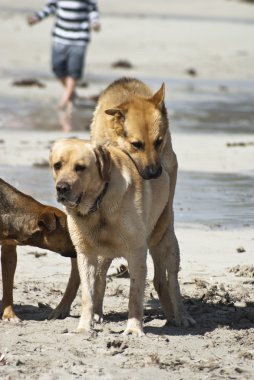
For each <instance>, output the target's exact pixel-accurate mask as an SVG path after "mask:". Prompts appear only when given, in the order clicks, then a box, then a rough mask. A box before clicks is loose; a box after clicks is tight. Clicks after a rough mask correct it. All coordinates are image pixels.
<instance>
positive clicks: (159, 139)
mask: <svg viewBox="0 0 254 380" xmlns="http://www.w3.org/2000/svg"><path fill="white" fill-rule="evenodd" d="M162 141H163V140H162V138H161V137H158V138H157V140H155V142H154V146H155V148H159V146H160V145H161V144H162Z"/></svg>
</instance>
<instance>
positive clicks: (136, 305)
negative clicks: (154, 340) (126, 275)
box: [124, 247, 147, 337]
mask: <svg viewBox="0 0 254 380" xmlns="http://www.w3.org/2000/svg"><path fill="white" fill-rule="evenodd" d="M146 253H147V248H146V247H144V248H142V249H140V250H138V251H134V252H132V253H131V254H130V255H129V257H128V258H127V259H128V267H129V272H130V295H129V314H128V323H127V327H126V329H125V331H124V335H128V334H136V335H137V336H139V337H140V336H142V335H143V334H144V333H143V323H142V318H143V309H144V305H143V303H144V291H145V281H146V272H147V267H146V256H147V255H146Z"/></svg>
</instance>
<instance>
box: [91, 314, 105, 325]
mask: <svg viewBox="0 0 254 380" xmlns="http://www.w3.org/2000/svg"><path fill="white" fill-rule="evenodd" d="M93 320H94V322H96V323H102V322H103V315H100V314H94V316H93Z"/></svg>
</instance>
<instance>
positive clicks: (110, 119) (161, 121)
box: [91, 78, 195, 326]
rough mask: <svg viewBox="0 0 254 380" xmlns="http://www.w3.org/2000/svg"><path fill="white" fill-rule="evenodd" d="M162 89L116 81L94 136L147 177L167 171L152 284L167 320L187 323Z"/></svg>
mask: <svg viewBox="0 0 254 380" xmlns="http://www.w3.org/2000/svg"><path fill="white" fill-rule="evenodd" d="M164 92H165V90H164V84H163V85H162V86H161V88H160V90H159V91H158V92H156V93H155V94H153V93H152V91H151V89H150V88H149V87H148V86H146V85H145V84H144V83H142V82H141V81H139V80H136V79H128V78H123V79H120V80H118V81H116V82H114V83H112V84H111V85H110V86H109V87H108V88H106V90H105V91H104V92H103V93H102V94H101V96H100V97H99V101H98V105H97V108H96V110H95V113H94V118H93V122H92V126H91V138H92V142H93V143H94V144H99V145H105V146H118V147H120V148H121V149H122V151H123V152H125V153H126V154H127V155H128V156H129V157H130V159H131V160H132V161H133V163H134V165H135V166H136V168H137V170H138V172H139V174H140V175H141V177H142V178H144V179H146V180H150V179H154V178H158V177H159V176H160V175H161V172H162V168H164V169H165V170H166V172H167V173H168V175H169V177H170V187H169V192H168V201H167V207H166V208H165V210H164V212H163V214H162V215H161V217H160V219H159V220H158V222H157V224H156V226H155V228H154V231H153V233H152V236H151V240H150V242H149V251H150V253H151V255H152V258H153V261H154V268H155V276H154V286H155V289H156V290H157V292H158V295H159V299H160V301H161V304H162V307H163V309H164V312H165V314H166V317H167V319H168V320H169V321H171V320H172V319H173V320H174V323H176V324H177V325H181V324H182V325H184V326H189V325H193V324H195V321H194V320H193V319H192V318H191V317H190V316H189V315H188V314H187V313H186V311H185V310H184V307H183V303H182V299H181V294H180V287H179V283H178V271H179V264H180V253H179V246H178V242H177V238H176V236H175V231H174V213H173V199H174V193H175V186H176V177H177V159H176V155H175V153H174V151H173V149H172V143H171V136H170V132H169V128H168V117H167V110H166V108H165V105H164Z"/></svg>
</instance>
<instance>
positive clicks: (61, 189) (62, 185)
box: [56, 182, 71, 195]
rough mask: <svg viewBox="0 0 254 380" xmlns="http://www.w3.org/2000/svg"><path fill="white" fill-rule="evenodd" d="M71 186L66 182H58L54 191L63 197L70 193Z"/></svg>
mask: <svg viewBox="0 0 254 380" xmlns="http://www.w3.org/2000/svg"><path fill="white" fill-rule="evenodd" d="M70 189H71V186H70V184H69V183H68V182H58V184H57V185H56V191H57V192H58V194H61V195H64V194H66V193H68V191H70Z"/></svg>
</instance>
